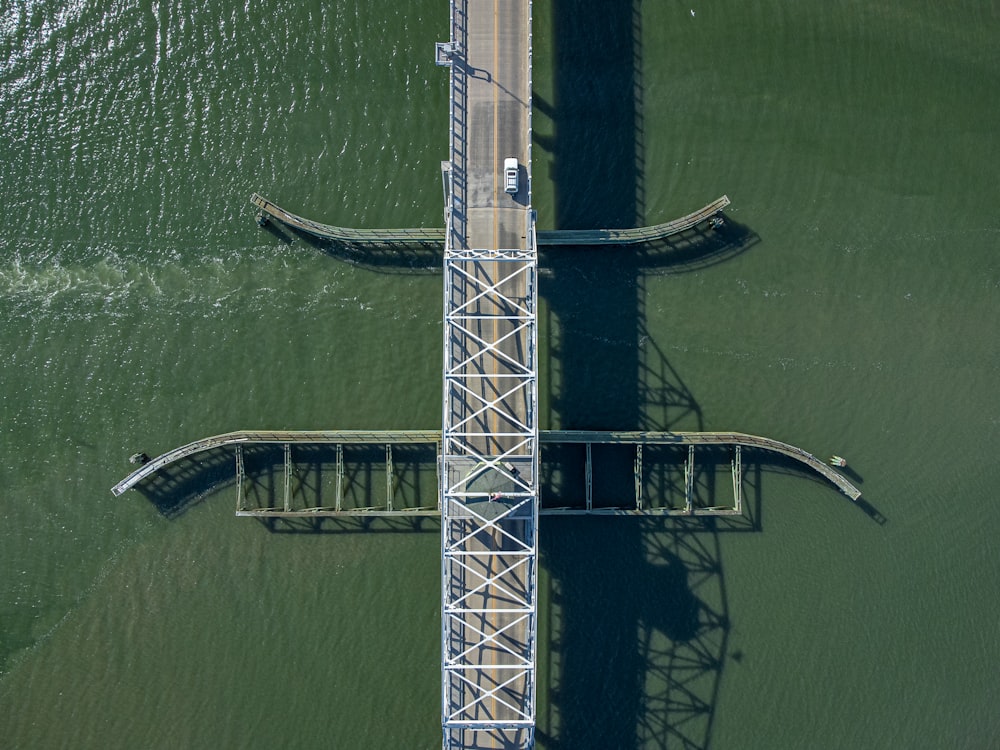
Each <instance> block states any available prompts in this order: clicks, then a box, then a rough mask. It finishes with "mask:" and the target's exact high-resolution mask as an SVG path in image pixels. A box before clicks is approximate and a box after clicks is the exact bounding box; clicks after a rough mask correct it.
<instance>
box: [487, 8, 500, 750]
mask: <svg viewBox="0 0 1000 750" xmlns="http://www.w3.org/2000/svg"><path fill="white" fill-rule="evenodd" d="M499 16H500V14H499V11H498V0H493V249H494V250H499V249H500V239H499V235H500V227H499V205H500V194H499V191H498V189H497V187H498V185H497V172H498V169H499V166H500V161H499V159H500V154H499V153H498V152H499V130H500V127H499V119H498V118H499V113H500V90H499V86H498V85H497V75H498V73H499V70H498V59H499V54H500V53H499V36H500V33H499V23H500V22H499ZM498 270H499V263H498V262H496V261H495V262H494V263H493V279H494V281H495V280H496V279H497V277H498V276H499V273H498ZM495 316H496V310H494V318H493V342H494V345H495V344H496V341H497V319H496V317H495ZM497 366H498V359H497V355H496V354H495V353H494V355H493V386H494V389H495V388H496V379H497V378H496V376H497ZM498 407H499V405H498ZM493 432H494V434H496V433H497V432H499V416H498V415H497V411H496V409H494V410H493ZM499 449H500V445H499V440H497V450H498V451H499ZM490 536H493V534H492V533H491V534H490ZM491 546H492V547H493V548H494V549H495V548H496V546H497V545H496V541H495V539H494V540H493V541H492V543H491ZM489 561H490V562H489V566H490V567H489V570H490V572H489V575H493V556H492V555H491V556H490V557H489ZM490 588H492V586H491V587H490ZM490 598H493V597H492V592H490ZM489 619H490V624H491V625H492V627H493V631H494V632H496V629H497V623H496V618H495V616H491V617H490V618H489ZM495 648H496V645H494V646H493V647H492V648H491V649H490V664H491V666H494V668H493V669H492V670H491V673H490V677H491V679H492V681H493V686H494V687H495V686H496V684H497V674H496V668H495V664H496V654H495V653H494V651H495ZM491 712H492V714H493V718H494V719H496V715H497V698H496V693H494V694H493V699H492V706H491ZM490 740H491V743H492V745H493V747H496V740H497V738H496V734H494V733H492V732H491V733H490Z"/></svg>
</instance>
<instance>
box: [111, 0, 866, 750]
mask: <svg viewBox="0 0 1000 750" xmlns="http://www.w3.org/2000/svg"><path fill="white" fill-rule="evenodd" d="M450 9H451V23H450V28H451V38H450V40H449V41H448V42H446V43H442V44H439V45H438V47H437V61H438V63H439V64H442V65H447V66H449V67H450V105H449V121H450V155H449V160H448V162H446V163H445V165H444V168H443V169H442V175H443V179H444V194H445V212H444V214H445V215H444V224H445V227H444V231H443V232H442V231H441V230H440V229H400V230H393V229H385V230H359V229H348V228H343V227H335V226H332V225H328V224H322V223H320V222H315V221H311V220H309V219H305V218H303V217H300V216H297V215H295V214H292V213H290V212H287V211H285V210H284V209H281V208H280V207H278V206H277V205H275V204H274V203H272V202H271V201H269V200H267V199H265V198H263V197H261V196H259V195H256V194H255V195H254V196H253V198H252V203H253V205H254V206H255V208H256V209H257V210H258V221H259V222H261V223H266V221H269V220H272V219H273V220H276V221H278V222H281V223H283V224H286V225H287V226H290V227H292V228H294V229H296V230H299V231H303V232H306V233H308V234H311V235H313V236H317V237H321V238H325V239H330V240H333V241H337V242H347V243H354V244H358V245H393V244H428V243H432V244H443V270H444V283H443V295H444V305H445V316H444V326H443V328H444V331H443V338H444V341H443V344H444V353H443V394H442V427H441V430H440V431H396V432H357V431H353V432H345V431H314V432H275V431H270V432H265V431H246V432H235V433H227V434H224V435H218V436H215V437H211V438H206V439H204V440H201V441H196V442H194V443H191V444H189V445H186V446H182V447H181V448H178V449H175V450H173V451H170V452H168V453H165V454H163V455H162V456H159V457H158V458H156V459H153V460H152V461H149V462H148V463H146V464H145V465H143V466H141V467H140V468H138V469H137V470H136V471H134V472H133V473H132V474H130V475H129V476H128V477H126V478H125V479H124V480H122V481H121V482H119V483H118V484H117V485H115V487H114V488H113V490H112V491H113V493H114V494H115V495H120V494H122V493H124V492H125V491H127V490H128V489H130V488H133V487H141V486H142V485H143V483H148V482H152V481H153V480H154V479H156V478H157V477H161V478H162V477H169V476H170V475H171V472H172V471H176V470H177V467H178V466H179V465H180V464H182V463H183V462H184V461H185V460H188V459H192V460H194V459H197V458H198V457H199V456H201V455H205V454H206V453H207V452H212V451H215V452H218V451H228V450H229V449H230V448H232V451H233V455H234V456H235V472H236V480H237V486H238V489H237V515H242V516H257V517H264V518H276V517H297V516H309V517H323V516H334V517H342V516H345V515H354V516H368V517H375V516H380V515H381V516H393V517H398V516H399V515H401V514H402V515H406V514H409V515H414V516H419V515H435V516H439V517H440V519H441V520H440V523H441V556H442V560H441V573H442V578H441V626H442V630H441V658H442V670H441V705H442V745H443V748H444V749H445V750H459V749H460V748H467V749H471V748H486V747H493V748H506V749H507V750H516V749H520V748H531V747H533V746H534V735H535V694H536V663H537V660H536V655H537V624H538V623H537V614H538V609H537V574H538V542H537V526H538V517H539V513H540V512H541V509H540V502H539V486H540V453H541V449H542V446H543V445H550V444H562V445H573V446H578V447H582V449H583V450H584V451H585V458H584V460H583V470H584V487H585V490H584V493H583V494H584V497H583V498H582V503H580V504H578V505H576V506H574V507H562V508H553V509H550V510H549V512H553V513H627V514H639V515H699V514H703V515H704V514H707V515H726V514H735V515H739V514H740V513H741V512H742V492H741V487H742V451H743V450H744V449H752V450H763V451H770V452H774V453H778V454H781V455H783V456H786V457H788V458H790V459H792V460H794V461H797V462H799V463H800V464H802V465H804V466H806V467H808V468H809V469H810V470H812V471H815V472H818V473H819V474H821V475H822V476H823V477H825V478H826V479H827V480H829V481H831V482H832V483H833V484H834V485H835V486H836V487H837V488H838V489H839V490H840V491H841V492H843V493H844V494H846V495H847V496H848V497H850V498H851V499H852V500H855V501H856V500H858V498H859V497H860V494H861V493H860V492H859V491H858V490H857V488H855V487H854V486H853V485H851V484H850V482H848V481H847V480H846V479H844V478H843V476H841V475H840V474H839V473H838V472H836V471H834V470H833V469H831V468H830V467H828V466H827V465H826V464H824V463H823V462H822V461H820V460H819V459H817V458H816V457H815V456H812V455H811V454H809V453H807V452H806V451H803V450H801V449H799V448H795V447H794V446H790V445H788V444H786V443H781V442H779V441H775V440H771V439H768V438H762V437H757V436H752V435H746V434H743V433H736V432H725V433H690V432H688V433H669V432H662V433H651V432H641V433H637V432H549V433H545V432H540V431H539V428H538V368H537V320H536V312H537V306H538V284H537V276H538V249H539V246H540V244H544V245H551V246H581V245H633V244H637V243H642V242H655V241H657V240H660V239H664V238H666V237H669V236H671V235H673V234H676V233H679V232H683V231H686V230H688V229H692V228H694V227H696V226H698V225H700V224H704V223H706V222H710V223H711V222H715V221H720V222H721V221H722V218H721V214H720V212H721V211H722V210H723V209H724V208H725V207H726V206H727V205H728V204H729V199H728V198H727V197H726V196H723V197H721V198H719V199H718V200H716V201H714V202H712V203H710V204H708V205H707V206H705V207H704V208H702V209H699V210H698V211H695V212H693V213H691V214H688V215H687V216H684V217H681V218H680V219H676V220H674V221H672V222H667V223H666V224H659V225H656V226H653V227H643V228H639V229H622V230H613V229H596V230H580V231H569V232H567V231H560V230H557V231H552V232H539V231H537V229H536V226H535V212H534V211H533V210H532V207H531V142H532V137H531V132H532V131H531V117H532V110H531V91H532V85H531V70H532V68H531V58H532V42H531V20H532V5H531V1H530V0H493V2H492V3H484V2H466V1H463V0H452V2H451V5H450ZM511 157H512V158H515V159H516V160H517V163H518V179H517V183H518V184H517V188H516V189H515V190H513V191H510V192H508V191H507V190H506V189H505V184H504V179H503V164H504V160H505V159H508V158H511ZM608 444H610V445H618V446H629V447H630V448H629V449H630V450H632V451H633V453H632V455H631V460H632V462H633V466H634V475H635V490H634V497H633V499H632V500H630V501H629V502H628V503H627V504H624V505H615V506H611V505H607V504H601V503H595V501H594V497H593V490H592V477H593V473H594V472H595V471H596V470H597V467H595V462H594V460H593V456H592V448H593V447H595V446H599V445H608ZM260 445H269V446H278V447H280V450H281V453H282V459H281V465H282V470H281V473H280V475H279V477H280V478H279V479H277V480H276V481H275V482H274V483H272V489H273V491H272V492H270V493H269V494H268V499H267V500H266V502H263V503H261V502H256V501H254V502H251V501H250V499H249V498H248V496H247V495H246V494H245V489H246V487H247V485H248V472H247V469H246V465H245V458H246V455H245V451H246V450H248V446H250V447H253V446H260ZM307 446H313V447H316V446H320V447H321V448H324V449H325V450H332V452H333V453H332V457H331V456H330V455H327V454H324V456H325V457H323V458H319V459H316V462H317V463H323V462H327V463H329V464H331V465H332V466H333V470H334V475H335V477H336V488H335V490H334V491H333V493H332V502H326V501H322V502H320V501H317V502H316V503H314V504H313V505H309V504H305V505H298V504H297V503H296V498H298V497H300V496H301V492H300V490H301V486H302V480H301V476H300V475H299V472H298V470H297V468H296V466H297V460H298V458H297V452H298V451H300V450H302V449H303V448H305V447H307ZM421 446H422V447H424V448H427V447H428V446H433V455H434V457H435V460H434V462H433V463H434V466H435V468H434V471H435V491H434V492H433V495H434V502H432V503H428V504H420V503H417V504H404V505H400V504H395V498H396V492H395V479H394V478H395V477H396V476H397V474H396V471H395V468H394V456H398V455H400V453H401V452H404V451H406V450H409V449H413V448H415V447H421ZM663 446H667V447H672V448H673V449H677V450H678V451H680V456H681V457H680V461H681V463H682V466H683V482H682V484H683V489H682V490H681V499H680V500H679V501H678V502H676V503H674V504H660V505H656V506H654V504H652V503H651V502H650V500H651V498H649V497H648V495H647V494H644V490H643V488H644V486H645V479H646V477H647V471H646V468H644V455H646V454H644V450H645V451H646V453H649V452H651V451H652V449H653V448H655V447H663ZM362 448H367V449H368V450H369V453H368V456H369V459H370V457H371V455H372V454H371V450H372V449H374V450H376V451H377V452H380V451H383V450H384V456H385V480H386V494H385V497H384V501H383V502H380V503H377V504H374V503H369V502H361V503H360V504H358V503H349V502H346V501H345V497H346V495H345V487H346V485H347V484H348V477H347V473H346V469H345V467H346V466H347V465H348V464H349V463H350V461H349V459H348V458H347V457H345V456H348V455H349V454H350V453H351V451H354V450H360V449H362ZM719 448H724V449H726V450H727V451H731V467H732V476H733V492H734V499H733V503H732V504H731V505H728V506H724V507H723V506H716V505H714V504H713V505H711V506H707V507H706V506H699V505H698V504H697V503H696V502H695V489H694V476H695V471H696V466H695V460H696V459H695V452H696V450H701V449H706V450H711V449H719ZM378 455H382V454H381V453H379V454H378ZM167 481H169V479H168V480H167ZM279 498H280V499H279Z"/></svg>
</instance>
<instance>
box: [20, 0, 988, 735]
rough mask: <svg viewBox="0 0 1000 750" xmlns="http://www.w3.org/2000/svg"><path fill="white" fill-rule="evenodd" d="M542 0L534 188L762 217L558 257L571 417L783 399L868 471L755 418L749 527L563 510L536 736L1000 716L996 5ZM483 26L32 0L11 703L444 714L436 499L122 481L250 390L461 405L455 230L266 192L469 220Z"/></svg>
mask: <svg viewBox="0 0 1000 750" xmlns="http://www.w3.org/2000/svg"><path fill="white" fill-rule="evenodd" d="M692 2H694V0H692ZM534 13H535V23H534V43H535V49H534V84H535V91H534V103H535V113H534V124H535V141H534V147H533V155H534V163H533V165H532V166H533V173H534V174H533V179H534V182H533V196H534V201H535V204H536V208H537V209H538V213H539V221H540V224H541V226H542V227H543V228H581V227H593V226H637V225H642V224H647V223H656V222H660V221H666V220H669V219H671V218H674V217H676V216H677V215H680V214H683V213H686V212H688V211H690V210H693V209H695V208H697V207H699V206H701V205H703V204H705V203H707V202H709V201H710V200H712V199H714V198H716V197H718V196H719V195H721V194H724V193H725V194H728V195H729V197H730V198H731V199H732V202H733V203H732V207H731V209H730V210H729V212H728V213H729V217H730V219H731V225H730V226H731V227H732V229H733V232H734V233H735V234H738V236H739V242H738V243H731V244H730V245H728V246H725V247H714V248H712V251H711V252H703V250H704V247H702V250H698V249H697V247H696V248H695V250H685V248H683V247H673V248H668V249H666V250H665V251H662V252H661V251H652V250H650V251H640V252H630V251H614V253H613V252H611V251H598V252H595V251H562V252H560V253H551V254H549V255H547V256H546V257H545V258H543V270H542V280H541V284H540V293H541V313H540V343H541V349H542V351H541V353H540V361H541V367H540V378H541V402H542V403H541V406H542V409H543V411H542V421H543V425H542V426H543V427H552V428H555V427H564V428H592V429H705V430H730V429H731V430H740V431H744V432H751V433H756V434H762V435H768V436H771V437H774V438H777V439H780V440H784V441H787V442H790V443H793V444H796V445H800V446H802V447H803V448H805V449H807V450H809V451H812V452H814V453H816V454H818V455H820V456H822V457H826V456H827V455H829V454H831V453H839V454H841V455H844V456H846V457H847V458H848V460H849V461H850V468H851V472H852V476H853V477H854V478H855V479H856V480H857V481H858V482H859V483H860V486H861V488H862V490H863V492H864V496H865V498H866V500H867V502H868V503H869V504H870V505H869V510H870V513H869V514H866V513H865V512H862V510H861V509H859V508H857V507H853V506H852V505H851V503H850V502H849V501H848V500H846V499H844V498H842V497H840V496H838V495H837V494H836V493H835V491H833V490H832V489H831V488H829V487H827V486H825V485H824V484H822V483H820V482H818V481H812V480H811V479H810V478H809V477H806V476H803V475H801V474H798V473H796V472H794V471H790V469H789V467H787V466H783V465H773V464H768V463H759V462H758V461H757V460H756V459H755V460H751V461H749V462H748V465H747V478H746V485H745V491H746V493H747V497H748V506H749V507H750V508H751V509H752V511H753V518H754V520H755V523H753V524H744V525H741V526H739V527H738V528H736V529H735V530H734V529H733V528H732V527H730V526H714V525H712V524H700V525H692V524H681V523H678V524H671V523H666V522H640V521H637V520H634V519H632V520H630V519H624V518H621V519H619V518H598V519H582V520H576V521H569V520H565V519H555V518H549V519H545V520H544V521H543V522H542V527H541V530H540V539H541V541H540V545H541V553H542V562H543V570H542V576H541V580H540V601H539V608H540V615H541V616H540V628H539V634H540V645H539V690H538V745H539V747H543V748H550V749H556V748H558V749H563V750H580V749H586V748H594V749H595V750H596V749H597V748H657V749H659V750H663V749H666V748H675V747H685V748H708V747H711V748H713V749H719V748H740V749H743V748H775V747H811V748H842V747H871V748H882V747H927V748H939V747H990V746H992V745H994V744H995V743H996V738H997V737H998V736H1000V720H998V719H997V712H996V710H995V707H994V703H995V696H996V695H997V692H998V689H1000V681H998V679H997V676H996V669H995V664H996V663H997V662H998V659H1000V646H998V643H997V640H996V638H995V631H996V626H997V623H998V621H1000V604H998V598H997V596H996V592H997V588H998V579H1000V575H998V567H1000V554H998V552H997V545H996V543H995V540H996V538H997V536H998V534H1000V513H998V511H997V509H996V507H995V504H994V503H993V499H994V498H993V491H994V488H995V487H996V486H997V484H998V482H1000V470H998V466H1000V464H998V462H997V460H996V458H995V456H996V454H997V452H998V450H1000V388H998V387H997V383H998V382H1000V354H998V348H997V345H996V340H997V332H998V330H1000V261H998V259H997V257H998V256H997V252H996V250H997V247H998V243H1000V222H998V219H997V217H996V212H995V210H994V209H993V208H992V207H993V206H994V205H996V203H997V198H998V197H1000V189H998V188H997V181H996V174H995V165H996V164H997V163H998V160H1000V159H998V157H1000V145H998V136H997V135H996V128H995V123H996V121H997V115H998V114H1000V108H998V104H997V102H998V99H997V96H996V91H997V90H1000V58H998V57H997V55H996V39H997V38H998V37H1000V16H998V14H997V11H996V10H995V9H994V8H993V7H992V6H991V5H990V4H989V3H973V2H960V3H947V4H941V3H932V2H926V1H925V0H890V1H889V2H882V3H874V4H873V3H856V2H843V3H834V4H830V3H827V4H815V3H812V4H810V3H801V2H784V1H783V0H771V1H768V2H759V3H750V4H747V3H737V2H729V0H721V1H720V2H712V3H708V4H703V5H697V4H696V5H694V6H692V7H688V6H687V5H685V6H680V5H677V4H671V3H650V2H646V3H639V2H634V3H633V2H617V1H616V0H607V1H606V2H597V3H594V2H585V0H549V1H548V2H537V3H535V6H534ZM447 34H448V7H447V5H446V4H445V3H443V2H442V0H418V1H417V2H413V3H406V4H400V3H393V2H383V1H380V0H377V1H376V2H372V3H360V4H359V3H343V2H330V3H316V2H306V3H300V2H283V1H279V0H271V1H270V2H263V3H256V4H249V5H246V6H245V7H237V6H233V5H232V4H224V3H217V2H214V1H213V0H208V1H207V2H188V1H187V0H182V1H181V2H174V3H164V2H161V3H153V4H150V3H126V2H102V3H84V2H76V3H66V2H63V3H60V2H54V1H52V0H42V1H40V2H15V3H7V4H6V6H5V7H4V8H3V12H2V13H0V52H2V54H0V118H2V134H0V185H2V186H3V190H2V192H0V207H2V212H3V217H4V220H5V221H4V225H3V229H2V230H0V319H2V321H3V333H2V336H0V382H2V384H3V387H2V390H0V450H2V453H3V455H4V456H5V460H4V461H3V462H2V467H3V468H2V471H0V477H2V480H3V488H4V493H3V494H4V499H3V501H2V504H0V507H2V512H3V521H4V529H5V532H4V535H3V543H2V544H0V563H2V565H0V571H2V575H0V736H3V737H4V738H5V743H4V744H5V746H9V747H18V748H49V747H67V748H80V747H93V748H98V747H100V748H106V747H113V748H138V747H149V748H154V747H163V748H168V747H169V748H177V747H189V748H219V747H227V748H229V747H231V748H237V747H238V748H244V747H259V748H271V747H295V748H313V747H363V748H368V747H371V748H414V747H422V748H423V747H427V748H429V747H435V746H437V745H438V744H439V743H440V730H439V724H440V680H439V669H440V666H439V665H440V653H439V652H440V633H439V627H440V615H439V575H440V566H439V562H438V558H439V545H440V542H439V539H438V535H437V527H436V526H435V525H434V524H428V525H427V526H425V527H424V530H423V531H417V532H407V533H385V532H379V531H368V532H359V533H324V534H316V533H277V532H274V533H272V532H271V531H269V530H268V529H267V528H265V527H264V526H262V525H260V524H257V523H255V522H254V521H252V520H249V519H237V518H234V517H233V507H234V501H235V492H234V490H233V487H232V486H228V487H223V488H221V489H218V490H217V491H207V490H208V488H207V487H206V488H203V489H204V490H206V491H205V492H204V494H203V495H202V496H201V497H199V498H198V499H197V501H196V502H191V503H189V504H187V505H186V507H185V509H184V510H183V512H181V513H177V514H170V515H169V517H168V515H165V514H163V513H161V512H160V511H159V510H158V508H157V507H156V506H155V505H154V504H153V503H151V502H149V501H147V499H145V498H144V497H143V496H142V495H141V494H138V493H135V492H132V493H128V494H126V495H124V496H122V497H120V498H113V497H112V496H111V494H110V492H109V488H110V487H111V485H112V484H114V483H115V482H116V481H117V480H118V479H120V478H121V477H122V476H123V475H124V474H125V473H127V471H128V469H129V466H128V463H127V457H128V455H129V454H130V453H132V452H134V451H136V450H143V451H146V452H149V453H150V454H156V453H159V452H162V451H165V450H168V449H170V448H172V447H175V446H177V445H180V444H182V443H185V442H187V441H190V440H193V439H196V438H199V437H203V436H206V435H211V434H216V433H220V432H224V431H227V430H231V429H239V428H258V427H259V428H289V429H309V428H313V429H321V428H344V429H355V428H356V429H361V428H372V429H392V428H407V429H419V428H425V429H434V428H436V427H438V426H439V424H440V388H441V386H440V377H441V376H440V362H441V353H440V349H441V310H442V306H441V304H442V303H441V277H440V275H439V274H435V273H434V272H433V267H431V268H427V267H426V263H424V262H423V261H420V262H417V261H415V260H414V259H413V258H412V257H406V258H402V259H399V260H398V261H397V260H396V259H388V260H387V259H386V258H384V257H383V258H380V259H379V262H378V263H377V264H370V263H364V262H362V263H357V262H348V261H358V260H359V258H356V257H352V258H344V257H343V256H338V255H337V254H331V253H329V252H325V251H324V249H323V248H317V247H315V246H313V245H311V244H309V243H307V242H304V241H302V240H301V239H298V238H296V239H294V241H292V242H286V241H283V240H282V239H281V238H279V237H277V236H275V234H273V233H270V232H267V231H262V230H260V229H258V228H257V226H256V224H255V223H254V221H253V216H252V213H251V211H250V210H249V206H248V201H247V199H248V197H249V195H250V193H251V192H253V191H260V192H262V193H263V194H265V195H267V196H268V197H271V198H272V199H274V200H275V201H277V202H279V203H280V204H282V205H284V206H286V207H288V208H289V209H291V210H294V211H296V212H299V213H302V214H304V215H306V216H310V217H315V218H316V219H318V220H321V221H326V222H329V223H333V224H343V225H347V226H369V227H394V226H439V225H440V224H441V222H442V206H441V187H440V176H439V169H440V161H441V160H442V159H445V158H447V155H448V154H447V133H446V128H447V76H446V71H445V70H444V69H440V68H437V67H435V65H434V62H433V43H434V42H435V41H441V40H444V39H446V37H447ZM734 236H735V235H734ZM360 260H364V259H360ZM372 265H376V266H377V267H376V268H373V267H372ZM719 477H720V481H719V482H718V484H717V486H715V488H714V491H716V492H719V493H722V494H723V499H726V497H725V493H726V492H728V491H729V490H728V487H727V485H726V482H728V474H726V473H725V472H723V473H722V474H720V475H719ZM709 489H711V487H709ZM625 491H626V492H631V487H626V488H625ZM873 516H875V517H880V518H881V519H882V520H885V521H886V522H885V523H878V522H877V521H876V520H875V519H874V518H873Z"/></svg>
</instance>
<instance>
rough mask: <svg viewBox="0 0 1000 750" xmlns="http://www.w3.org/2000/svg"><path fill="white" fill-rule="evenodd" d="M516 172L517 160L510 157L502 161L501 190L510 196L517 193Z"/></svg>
mask: <svg viewBox="0 0 1000 750" xmlns="http://www.w3.org/2000/svg"><path fill="white" fill-rule="evenodd" d="M517 172H518V168H517V159H515V158H514V157H513V156H510V157H508V158H506V159H504V160H503V185H504V188H503V189H504V190H506V191H507V192H508V193H511V194H512V195H513V194H514V193H517Z"/></svg>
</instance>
